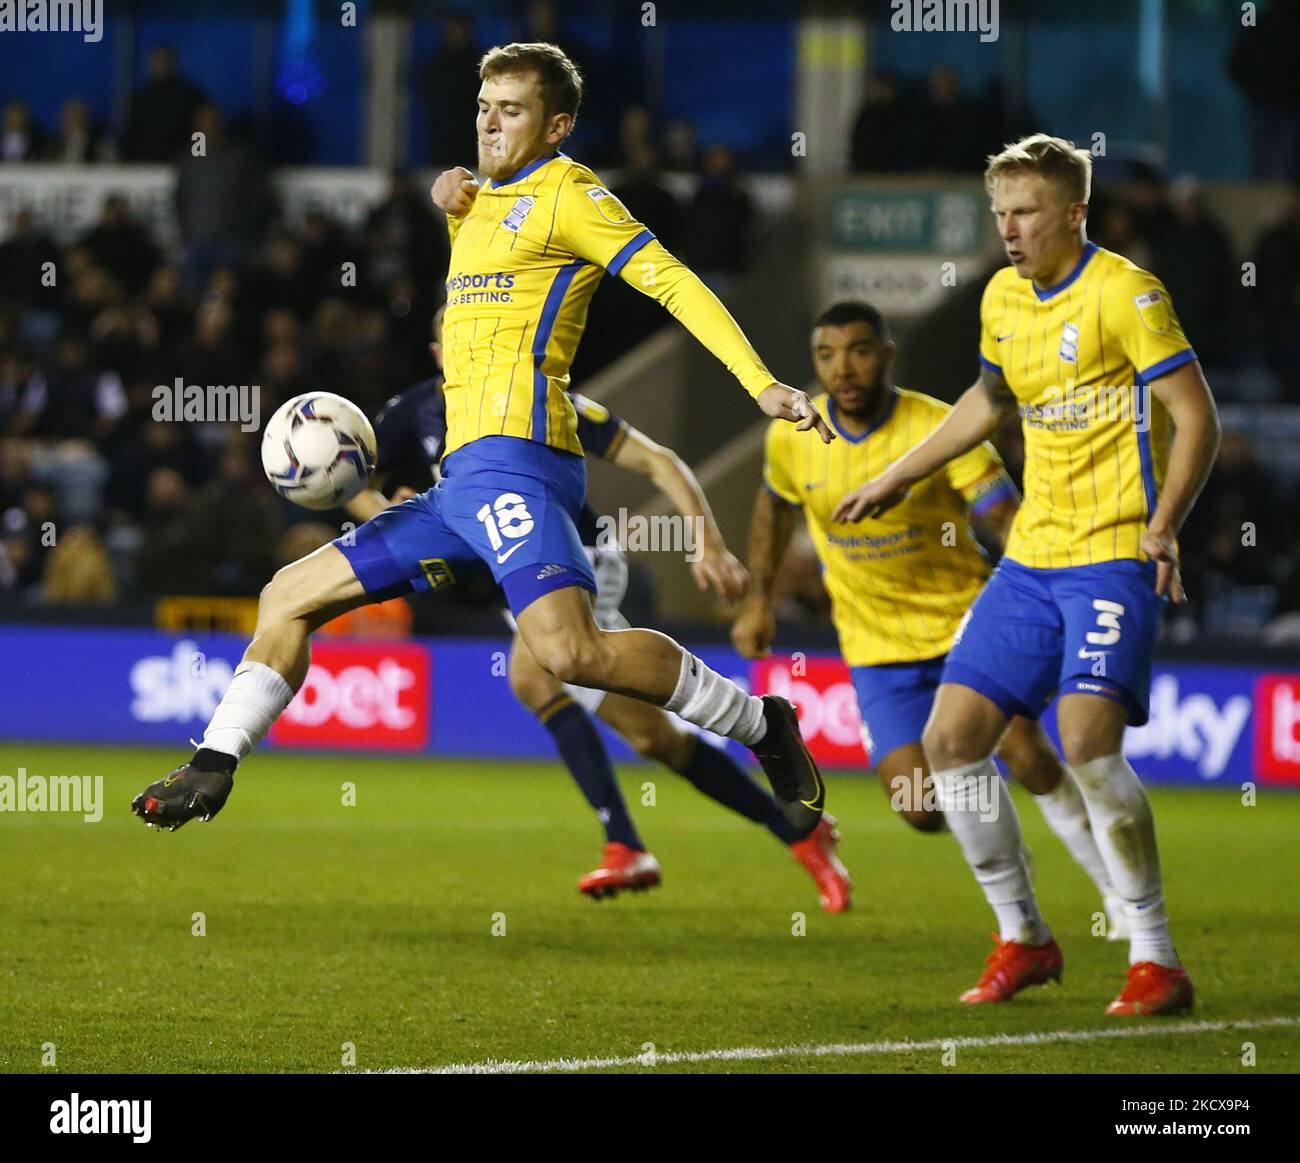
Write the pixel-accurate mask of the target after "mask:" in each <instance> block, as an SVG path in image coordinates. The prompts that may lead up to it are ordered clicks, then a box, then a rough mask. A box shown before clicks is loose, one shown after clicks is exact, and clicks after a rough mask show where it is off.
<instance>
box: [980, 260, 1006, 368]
mask: <svg viewBox="0 0 1300 1163" xmlns="http://www.w3.org/2000/svg"><path fill="white" fill-rule="evenodd" d="M996 282H997V275H994V276H993V278H991V279H989V281H988V285H987V286H986V287H985V288H984V295H983V297H982V298H981V299H980V367H981V368H988V369H989V370H990V371H995V372H997V373H998V375H1000V376H1003V378H1005V374H1004V373H1003V371H1002V353H1001V352H1000V351H999V350H998V348H999V347H1000V346H1001V345H1000V344H999V343H998V341H997V330H996V329H997V324H998V319H997V318H995V317H994V316H995V315H1000V312H999V311H998V310H997V309H996V306H995V305H996V304H997V302H998V295H997V292H996V291H995V289H994V284H995V283H996Z"/></svg>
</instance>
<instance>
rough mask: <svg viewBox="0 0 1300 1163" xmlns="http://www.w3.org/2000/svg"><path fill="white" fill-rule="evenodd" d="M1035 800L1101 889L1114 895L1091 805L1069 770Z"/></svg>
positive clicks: (1073, 854)
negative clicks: (1090, 813) (1091, 821)
mask: <svg viewBox="0 0 1300 1163" xmlns="http://www.w3.org/2000/svg"><path fill="white" fill-rule="evenodd" d="M1034 803H1036V804H1037V805H1038V810H1039V811H1041V812H1042V813H1043V819H1044V820H1046V821H1047V826H1048V827H1049V828H1051V829H1052V831H1053V832H1055V833H1056V834H1057V836H1059V837H1060V838H1061V843H1062V844H1064V845H1065V846H1066V848H1068V849H1069V851H1070V855H1071V856H1073V857H1074V859H1075V861H1076V862H1077V863H1078V864H1079V866H1080V867H1081V868H1082V869H1083V870H1084V872H1086V873H1087V874H1088V876H1089V878H1090V879H1091V880H1092V883H1093V884H1095V885H1096V886H1097V891H1098V892H1099V893H1101V895H1102V896H1103V897H1108V896H1111V895H1112V894H1113V893H1114V892H1115V890H1114V888H1113V887H1112V886H1111V883H1110V876H1109V875H1108V874H1107V872H1106V862H1105V861H1104V860H1103V859H1102V858H1101V853H1100V852H1099V851H1098V850H1097V841H1096V840H1095V839H1093V835H1092V826H1091V825H1090V824H1089V823H1088V808H1087V805H1086V804H1085V803H1084V802H1083V796H1082V795H1080V794H1079V785H1078V784H1077V783H1075V782H1074V777H1073V776H1072V775H1071V774H1070V772H1069V770H1068V769H1067V770H1065V771H1063V772H1062V773H1061V782H1060V783H1059V784H1058V785H1057V786H1056V790H1055V791H1049V792H1048V793H1047V794H1046V795H1041V796H1034Z"/></svg>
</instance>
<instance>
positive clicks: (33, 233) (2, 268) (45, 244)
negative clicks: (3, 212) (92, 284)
mask: <svg viewBox="0 0 1300 1163" xmlns="http://www.w3.org/2000/svg"><path fill="white" fill-rule="evenodd" d="M61 258H62V251H61V250H60V248H59V246H58V244H57V243H56V242H55V241H54V239H53V238H52V237H51V236H50V233H49V231H47V230H46V229H45V228H44V227H43V226H40V225H38V224H37V222H36V218H35V216H34V215H33V214H32V212H31V210H29V209H28V208H27V207H23V209H21V210H18V211H15V213H14V217H13V228H12V229H11V231H10V233H9V237H8V238H7V239H5V241H4V242H2V243H0V303H8V304H11V305H13V306H17V307H31V306H35V305H37V304H38V303H39V304H41V305H42V306H44V307H45V308H46V309H54V308H56V307H57V306H58V304H59V298H60V291H61V288H60V286H59V284H58V281H57V279H56V281H55V283H54V285H53V286H49V285H48V283H49V280H48V279H46V278H45V274H46V268H45V264H46V263H47V262H52V263H54V264H55V271H56V274H57V268H58V265H59V262H60V260H61ZM42 283H45V284H47V285H44V286H43V285H42Z"/></svg>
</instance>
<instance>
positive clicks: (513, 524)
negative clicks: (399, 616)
mask: <svg viewBox="0 0 1300 1163" xmlns="http://www.w3.org/2000/svg"><path fill="white" fill-rule="evenodd" d="M586 496H587V463H586V461H585V460H584V459H583V458H582V457H581V456H575V455H574V454H573V453H569V452H560V451H558V450H556V449H554V448H549V447H548V446H546V445H544V444H538V443H537V442H536V441H532V440H521V439H519V438H517V437H514V436H486V437H482V438H480V439H478V440H474V441H472V442H470V443H469V444H467V445H464V446H463V447H461V448H458V449H457V450H456V451H455V452H453V453H452V454H451V455H450V456H448V457H447V459H446V460H445V461H443V465H442V479H441V480H440V481H439V482H438V484H437V485H436V486H435V487H434V488H432V489H430V490H429V491H428V492H425V493H421V494H420V495H419V496H418V497H412V498H411V499H410V500H409V501H404V502H403V503H402V504H400V505H394V506H393V507H391V508H388V509H385V510H384V511H383V512H382V513H380V514H378V515H377V516H375V517H373V518H371V520H369V521H367V522H366V523H365V524H364V525H362V526H361V528H359V529H357V530H356V531H355V532H353V533H351V534H347V535H345V536H343V537H340V538H338V539H336V540H335V541H334V542H333V544H334V545H336V546H337V547H338V548H339V550H340V551H341V552H342V553H343V555H344V556H345V557H346V558H347V559H348V561H349V563H350V564H351V566H352V569H353V572H355V573H356V575H357V579H358V580H359V581H360V582H361V584H362V586H363V587H364V588H365V591H366V593H367V594H368V595H369V596H370V597H371V598H373V599H374V600H375V601H377V602H379V601H383V600H385V599H386V598H391V597H396V596H397V595H399V594H405V593H409V592H410V591H412V590H420V589H424V590H434V589H438V588H440V587H441V586H444V585H449V584H451V583H452V582H454V581H457V580H460V579H462V578H464V577H465V576H467V575H468V574H470V573H472V572H477V573H482V572H483V571H485V570H486V571H489V572H490V573H491V574H492V578H493V580H494V581H495V582H496V583H497V584H498V585H499V586H501V588H502V589H503V590H505V594H506V600H507V601H508V602H509V603H510V609H511V611H512V612H513V613H514V614H516V615H517V614H519V612H520V611H521V610H523V609H524V607H526V606H528V605H529V604H531V603H532V602H535V601H536V600H537V599H538V598H540V597H541V596H542V595H543V594H547V593H550V591H551V590H558V589H563V588H565V587H566V586H581V587H582V588H583V589H587V590H591V591H592V592H593V593H595V591H596V579H595V576H594V575H593V574H592V570H591V563H590V562H589V561H588V559H587V554H586V552H585V551H584V549H583V548H582V541H581V539H580V538H579V537H578V530H577V526H576V524H575V521H576V519H577V516H578V514H579V513H580V512H581V510H582V505H583V502H584V501H585V500H586Z"/></svg>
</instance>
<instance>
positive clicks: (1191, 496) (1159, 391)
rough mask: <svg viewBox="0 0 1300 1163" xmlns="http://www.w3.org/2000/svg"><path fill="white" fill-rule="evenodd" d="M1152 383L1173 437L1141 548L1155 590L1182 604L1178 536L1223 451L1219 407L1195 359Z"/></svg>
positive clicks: (1183, 595)
mask: <svg viewBox="0 0 1300 1163" xmlns="http://www.w3.org/2000/svg"><path fill="white" fill-rule="evenodd" d="M1150 388H1151V392H1152V394H1153V395H1154V396H1155V397H1156V399H1158V400H1159V401H1160V402H1161V403H1162V404H1163V405H1164V406H1165V407H1166V408H1167V409H1168V410H1169V418H1170V419H1171V420H1172V421H1173V425H1174V439H1173V442H1172V444H1170V446H1169V469H1168V471H1167V472H1166V473H1165V483H1164V488H1163V489H1161V491H1160V500H1159V501H1158V502H1157V503H1156V509H1155V512H1154V513H1152V514H1151V518H1150V520H1149V521H1148V522H1147V528H1146V532H1145V533H1143V534H1142V552H1143V553H1145V554H1147V555H1148V556H1149V557H1150V558H1151V559H1152V560H1153V561H1154V562H1155V563H1156V593H1158V594H1160V595H1162V596H1163V595H1164V594H1168V595H1169V598H1170V600H1171V601H1173V602H1174V603H1175V604H1179V605H1181V604H1182V603H1183V602H1186V601H1187V595H1186V593H1184V592H1183V583H1182V579H1181V578H1180V577H1179V574H1178V547H1177V543H1176V538H1177V537H1178V531H1179V530H1180V529H1182V527H1183V522H1184V521H1186V520H1187V514H1188V513H1190V512H1191V511H1192V506H1193V505H1194V504H1195V503H1196V498H1197V497H1198V496H1200V494H1201V489H1202V488H1204V487H1205V482H1206V480H1207V478H1208V477H1209V475H1210V470H1211V469H1212V468H1213V467H1214V458H1215V457H1216V456H1217V455H1218V453H1219V437H1220V429H1219V410H1218V408H1217V407H1216V406H1215V403H1214V397H1213V396H1212V395H1211V394H1210V386H1209V384H1207V383H1206V382H1205V376H1204V375H1203V374H1202V372H1201V365H1200V363H1199V362H1198V361H1196V360H1193V361H1192V362H1191V363H1185V364H1183V365H1182V367H1179V368H1176V369H1175V370H1174V371H1171V372H1170V373H1169V374H1168V375H1165V376H1161V377H1160V378H1159V379H1157V380H1152V381H1151V384H1150Z"/></svg>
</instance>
